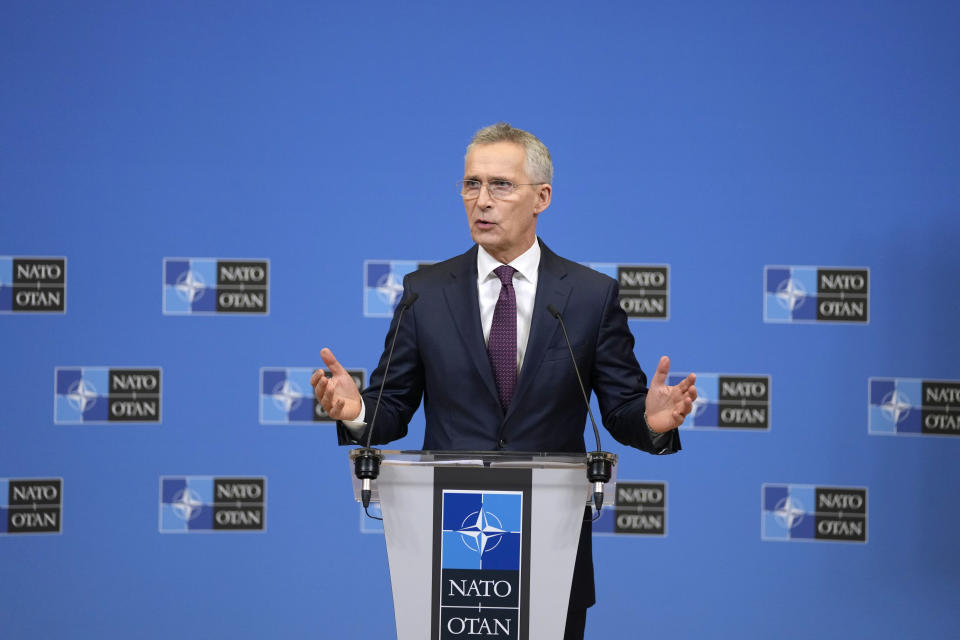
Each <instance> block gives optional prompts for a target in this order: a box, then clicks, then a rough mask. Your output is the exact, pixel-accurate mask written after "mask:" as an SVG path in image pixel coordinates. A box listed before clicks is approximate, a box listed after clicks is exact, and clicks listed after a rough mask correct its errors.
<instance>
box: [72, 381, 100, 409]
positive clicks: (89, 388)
mask: <svg viewBox="0 0 960 640" xmlns="http://www.w3.org/2000/svg"><path fill="white" fill-rule="evenodd" d="M67 400H68V401H69V402H70V404H71V405H72V406H73V408H74V409H76V410H77V411H79V412H80V413H83V412H84V411H86V410H87V409H89V408H90V407H92V406H93V405H95V404H96V403H97V390H96V389H95V388H94V387H93V385H92V384H91V383H90V382H88V381H86V380H84V379H83V378H80V379H79V380H77V381H76V382H74V383H73V384H72V385H70V388H69V389H68V390H67Z"/></svg>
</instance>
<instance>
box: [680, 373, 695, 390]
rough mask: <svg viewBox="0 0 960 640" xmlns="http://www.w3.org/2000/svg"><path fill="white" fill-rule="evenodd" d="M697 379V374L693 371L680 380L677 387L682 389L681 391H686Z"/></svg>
mask: <svg viewBox="0 0 960 640" xmlns="http://www.w3.org/2000/svg"><path fill="white" fill-rule="evenodd" d="M696 381H697V374H695V373H691V374H690V375H688V376H687V377H686V378H684V379H683V380H681V381H680V384H678V385H677V388H678V389H680V391H681V392H683V393H685V392H686V391H687V389H688V388H689V387H691V386H693V383H694V382H696Z"/></svg>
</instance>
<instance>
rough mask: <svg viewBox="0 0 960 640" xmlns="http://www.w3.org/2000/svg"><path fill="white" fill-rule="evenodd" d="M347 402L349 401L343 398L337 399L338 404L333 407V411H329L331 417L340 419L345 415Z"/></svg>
mask: <svg viewBox="0 0 960 640" xmlns="http://www.w3.org/2000/svg"><path fill="white" fill-rule="evenodd" d="M346 403H347V401H346V400H344V399H342V398H341V399H340V400H337V404H336V406H335V407H333V411H327V415H329V416H330V417H331V418H334V419H336V420H339V419H340V418H342V417H343V405H345V404H346Z"/></svg>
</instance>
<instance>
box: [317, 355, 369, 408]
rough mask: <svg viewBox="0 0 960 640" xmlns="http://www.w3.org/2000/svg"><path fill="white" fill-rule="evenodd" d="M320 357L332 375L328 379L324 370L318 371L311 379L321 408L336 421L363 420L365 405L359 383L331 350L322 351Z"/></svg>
mask: <svg viewBox="0 0 960 640" xmlns="http://www.w3.org/2000/svg"><path fill="white" fill-rule="evenodd" d="M320 357H321V358H322V359H323V363H324V364H325V365H327V368H328V369H329V370H330V373H331V374H332V375H331V377H329V378H328V377H327V376H326V374H325V373H324V371H323V370H322V369H317V370H316V371H314V372H313V375H312V376H311V377H310V384H312V385H313V393H314V395H316V396H317V400H319V401H320V406H322V407H323V410H324V411H326V412H327V415H329V416H330V417H331V418H333V419H334V420H357V419H358V418H359V419H362V418H363V416H361V415H360V410H361V409H362V408H363V404H362V400H361V399H360V390H359V389H357V383H355V382H354V381H353V378H351V377H350V374H349V373H347V370H346V369H344V368H343V366H342V365H341V364H340V363H339V362H337V359H336V358H335V357H334V356H333V352H332V351H330V349H327V348H324V349H322V350H321V351H320Z"/></svg>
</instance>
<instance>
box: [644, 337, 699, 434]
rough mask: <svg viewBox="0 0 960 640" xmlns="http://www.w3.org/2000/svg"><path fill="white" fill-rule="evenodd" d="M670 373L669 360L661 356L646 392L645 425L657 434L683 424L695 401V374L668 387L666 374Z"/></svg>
mask: <svg viewBox="0 0 960 640" xmlns="http://www.w3.org/2000/svg"><path fill="white" fill-rule="evenodd" d="M668 373H670V358H668V357H667V356H661V357H660V362H659V363H658V364H657V372H656V373H655V374H653V381H652V382H651V383H650V389H649V390H648V391H647V424H648V425H650V428H651V429H653V430H654V431H656V432H657V433H666V432H667V431H670V430H671V429H676V428H677V427H679V426H680V425H681V424H683V419H684V418H686V417H687V414H688V413H690V411H691V410H692V409H693V401H694V400H696V399H697V388H696V387H695V386H693V383H694V382H696V381H697V374H695V373H691V374H690V375H688V376H687V377H686V378H684V379H683V380H681V381H680V384H678V385H675V386H672V387H668V386H667V384H666V382H667V374H668Z"/></svg>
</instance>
